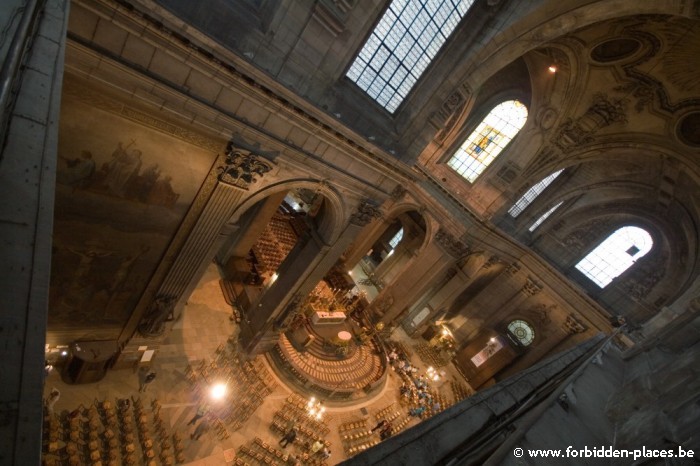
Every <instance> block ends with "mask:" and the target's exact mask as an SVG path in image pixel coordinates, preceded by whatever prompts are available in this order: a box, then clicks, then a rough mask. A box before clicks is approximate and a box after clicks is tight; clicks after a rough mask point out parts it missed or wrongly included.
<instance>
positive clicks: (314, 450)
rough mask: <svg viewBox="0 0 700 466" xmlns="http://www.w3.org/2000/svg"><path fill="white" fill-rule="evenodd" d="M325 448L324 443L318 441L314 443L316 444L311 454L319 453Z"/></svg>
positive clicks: (312, 446) (312, 447)
mask: <svg viewBox="0 0 700 466" xmlns="http://www.w3.org/2000/svg"><path fill="white" fill-rule="evenodd" d="M323 447H324V444H323V442H321V441H320V440H316V441H315V442H314V444H313V445H311V453H314V454H315V453H318V452H319V451H320V450H321V448H323Z"/></svg>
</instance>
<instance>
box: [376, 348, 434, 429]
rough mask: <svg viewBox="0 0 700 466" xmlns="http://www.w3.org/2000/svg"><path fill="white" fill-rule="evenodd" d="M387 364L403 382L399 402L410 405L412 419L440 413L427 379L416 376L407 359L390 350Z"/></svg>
mask: <svg viewBox="0 0 700 466" xmlns="http://www.w3.org/2000/svg"><path fill="white" fill-rule="evenodd" d="M388 358H389V364H391V366H392V367H393V369H394V371H395V372H396V373H397V374H398V375H399V376H400V377H401V378H402V379H403V380H404V382H403V383H402V384H401V387H400V388H399V393H400V395H401V401H402V402H403V403H404V404H407V405H410V406H411V408H410V409H409V411H408V414H409V415H411V416H414V417H421V418H422V417H424V416H426V415H428V414H429V413H437V412H439V411H440V409H441V406H440V402H439V401H438V400H437V399H435V397H434V394H433V393H432V392H431V390H430V387H429V379H428V378H427V377H426V376H424V375H418V368H417V367H415V366H414V365H412V364H411V362H410V361H409V360H408V358H407V357H406V356H405V355H403V354H399V353H398V352H397V351H396V349H392V350H391V351H390V352H389V355H388Z"/></svg>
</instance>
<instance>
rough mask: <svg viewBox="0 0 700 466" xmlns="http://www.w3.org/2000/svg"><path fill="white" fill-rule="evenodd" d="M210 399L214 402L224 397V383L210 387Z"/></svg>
mask: <svg viewBox="0 0 700 466" xmlns="http://www.w3.org/2000/svg"><path fill="white" fill-rule="evenodd" d="M209 393H210V395H211V397H212V398H213V399H215V400H220V399H222V398H223V397H224V396H225V395H226V384H224V383H217V384H214V385H213V386H212V387H211V391H210V392H209Z"/></svg>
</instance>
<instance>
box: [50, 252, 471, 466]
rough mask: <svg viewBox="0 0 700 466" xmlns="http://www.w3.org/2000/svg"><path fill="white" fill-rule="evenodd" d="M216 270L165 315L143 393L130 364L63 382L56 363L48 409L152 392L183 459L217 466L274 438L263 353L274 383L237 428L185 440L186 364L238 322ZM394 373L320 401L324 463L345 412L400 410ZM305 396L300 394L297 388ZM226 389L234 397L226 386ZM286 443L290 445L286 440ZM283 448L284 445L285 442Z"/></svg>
mask: <svg viewBox="0 0 700 466" xmlns="http://www.w3.org/2000/svg"><path fill="white" fill-rule="evenodd" d="M219 278H220V275H219V270H218V268H217V267H216V266H215V265H213V264H212V266H210V267H209V269H208V270H207V272H206V273H205V275H204V276H203V278H202V279H201V281H200V283H199V285H198V286H197V288H196V289H195V290H194V292H193V293H192V295H191V296H190V298H189V299H188V301H187V304H186V306H185V308H184V311H183V312H182V314H181V315H180V317H179V318H178V319H177V320H176V321H175V322H174V323H173V325H172V328H171V330H170V331H169V334H168V336H167V338H165V340H164V341H163V342H162V343H161V344H159V345H158V346H157V349H156V353H155V356H154V358H153V360H152V362H151V366H150V370H151V371H153V372H155V373H156V378H155V380H154V381H153V382H151V383H150V384H148V385H147V388H146V391H145V393H141V394H140V393H139V391H138V388H139V374H138V371H136V370H132V369H120V370H110V371H109V372H108V373H107V375H106V376H105V377H104V378H103V379H102V380H101V381H99V382H96V383H90V384H82V385H68V384H66V383H64V382H63V381H62V380H61V377H60V373H59V371H60V368H56V370H54V371H53V372H52V373H51V374H49V375H48V376H47V379H46V384H45V388H44V392H45V396H48V394H49V392H50V391H51V389H52V388H54V387H55V388H57V389H58V390H59V391H60V392H61V395H60V398H59V399H58V401H57V402H56V403H55V406H54V411H55V412H61V411H62V410H67V411H69V412H70V411H72V410H74V409H76V408H77V407H78V406H80V405H81V404H82V405H83V406H86V407H87V406H90V405H91V404H92V403H94V402H95V401H96V400H105V399H106V400H115V399H116V398H126V397H135V398H136V397H139V396H141V399H142V400H145V401H149V402H150V400H152V399H157V400H158V401H159V403H160V404H161V414H162V417H163V419H164V420H166V421H167V422H168V423H169V427H170V430H171V432H178V433H180V434H181V435H182V437H183V438H184V439H185V444H186V445H185V457H186V458H187V462H186V463H185V464H188V465H193V466H205V465H206V466H215V465H216V466H219V465H226V464H231V463H230V462H227V458H231V455H232V454H233V453H235V452H237V451H238V450H239V448H240V447H241V446H242V445H250V443H251V441H252V440H253V439H254V438H255V437H260V438H262V439H263V441H265V442H267V443H269V444H270V445H275V446H276V445H277V442H278V441H279V434H277V433H276V432H274V431H273V430H271V428H270V426H271V422H272V419H273V415H274V413H275V412H277V411H278V410H280V409H281V407H282V406H283V405H284V403H285V400H286V399H287V397H288V396H289V395H290V393H292V392H291V389H290V388H287V386H286V385H285V384H284V383H283V382H282V380H281V379H280V378H279V377H277V375H276V374H275V373H274V370H273V369H272V368H271V367H270V366H269V363H268V361H267V360H266V358H264V357H263V356H258V358H259V359H260V360H261V361H262V362H264V364H265V365H266V367H267V369H268V371H269V372H270V373H271V374H272V377H273V378H274V379H275V380H276V381H277V383H276V388H275V389H274V391H273V392H272V393H271V394H270V395H268V396H266V397H265V399H264V401H263V403H262V405H261V406H259V407H258V408H257V409H256V410H255V412H254V413H253V414H252V415H251V416H250V417H249V418H248V419H247V421H246V422H245V423H244V424H243V425H242V427H240V428H239V429H237V430H235V431H232V429H229V433H230V437H229V438H228V439H225V440H218V439H217V438H216V436H215V434H214V432H213V431H210V432H208V433H206V434H204V435H203V436H202V437H201V438H200V439H199V440H198V441H197V440H190V434H191V433H192V431H193V427H191V426H188V425H187V422H188V421H189V420H190V419H191V418H192V416H193V415H194V414H195V413H196V410H197V406H198V403H199V401H200V398H199V396H201V395H198V394H195V393H193V391H192V389H191V385H190V384H189V383H188V381H187V376H186V368H187V366H188V364H189V363H197V362H199V361H201V360H203V359H207V360H211V359H212V358H214V357H215V353H216V350H217V348H218V347H219V346H220V345H221V344H222V343H224V344H225V343H226V342H227V340H228V339H229V338H230V337H232V336H233V337H234V338H235V337H236V335H237V332H238V328H237V326H236V324H235V323H234V322H233V321H232V320H231V319H229V317H230V315H231V309H230V307H229V306H228V304H227V303H226V302H225V300H224V298H223V294H222V292H221V288H220V285H219ZM391 338H392V340H395V341H401V343H402V344H403V345H404V347H406V348H412V347H415V345H417V344H418V343H420V342H424V341H423V340H422V339H415V340H414V339H411V338H410V337H408V336H407V335H406V334H405V333H404V332H403V331H402V330H401V329H398V330H396V331H395V332H394V334H393V335H392V337H391ZM411 363H412V364H413V365H414V366H416V367H418V368H419V371H420V373H424V371H425V370H426V369H427V364H425V363H424V362H423V361H421V360H420V358H419V357H418V355H417V354H416V353H415V352H413V355H412V357H411ZM442 370H444V371H445V376H444V377H443V379H442V380H441V381H440V382H439V386H436V387H435V388H437V389H438V390H440V393H442V394H445V395H446V396H447V398H452V392H451V391H450V386H449V383H448V381H449V380H455V381H457V382H460V383H462V384H465V382H464V380H463V379H462V378H461V377H460V376H459V375H458V374H457V372H456V370H455V369H454V368H453V367H452V365H451V364H448V365H447V366H445V367H443V368H442ZM400 384H401V379H400V378H399V377H398V375H397V374H395V373H394V372H393V371H390V374H389V377H388V381H387V384H386V385H385V387H384V388H383V389H382V390H381V391H380V392H379V393H376V394H374V395H373V396H372V397H371V398H365V399H362V400H361V401H358V402H353V403H352V404H349V403H344V404H343V405H333V404H332V403H330V402H329V403H327V404H326V413H327V414H326V416H327V419H326V421H327V424H328V426H329V428H330V433H329V434H328V436H327V438H326V440H328V441H330V442H331V445H332V446H331V457H330V458H329V459H328V460H327V461H326V464H329V465H330V464H337V463H339V462H341V461H343V460H345V459H346V458H347V456H346V453H345V451H344V449H343V442H342V440H341V434H340V433H339V431H338V427H339V426H340V425H341V424H342V423H344V422H347V421H348V420H351V419H352V420H354V419H362V418H367V419H368V422H367V423H368V425H370V424H371V425H374V423H375V418H374V416H373V414H374V413H376V412H378V411H379V410H381V409H383V408H385V407H387V406H389V405H391V404H392V403H394V402H396V405H395V407H396V409H400V410H404V408H402V407H401V406H400V405H399V403H398V397H399V390H398V388H399V386H400ZM300 395H302V396H303V397H305V398H306V395H305V394H303V393H300ZM228 396H230V397H235V396H236V394H234V393H231V394H229V395H228ZM417 422H418V420H417V419H414V420H412V421H411V422H410V423H409V424H408V425H407V426H406V428H410V427H411V426H412V425H414V424H415V423H417ZM292 448H293V447H292ZM292 448H290V450H291V449H292Z"/></svg>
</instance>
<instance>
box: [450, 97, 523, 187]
mask: <svg viewBox="0 0 700 466" xmlns="http://www.w3.org/2000/svg"><path fill="white" fill-rule="evenodd" d="M526 120H527V107H525V105H523V104H522V103H521V102H519V101H517V100H508V101H506V102H503V103H501V104H499V105H497V106H495V107H494V108H493V109H492V110H491V112H489V114H488V115H486V118H484V120H483V121H482V122H481V123H479V126H477V128H476V129H475V130H474V132H472V134H470V135H469V137H468V138H467V140H466V141H464V143H463V144H462V146H461V147H460V148H459V149H458V150H457V152H456V153H455V154H454V155H453V156H452V158H450V160H449V161H448V162H447V165H449V166H450V167H451V168H452V169H454V170H455V171H456V172H457V173H459V174H460V175H462V176H463V177H464V178H466V179H467V180H468V181H470V182H474V180H476V179H477V177H478V176H479V175H481V173H482V172H483V171H484V170H485V169H486V167H488V166H489V165H490V164H491V162H493V161H494V159H495V158H496V157H497V156H498V154H500V153H501V151H502V150H503V149H504V148H505V147H506V145H508V143H509V142H510V141H511V139H513V138H514V137H515V135H516V134H518V131H520V129H521V128H522V127H523V126H524V125H525V121H526Z"/></svg>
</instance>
